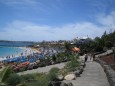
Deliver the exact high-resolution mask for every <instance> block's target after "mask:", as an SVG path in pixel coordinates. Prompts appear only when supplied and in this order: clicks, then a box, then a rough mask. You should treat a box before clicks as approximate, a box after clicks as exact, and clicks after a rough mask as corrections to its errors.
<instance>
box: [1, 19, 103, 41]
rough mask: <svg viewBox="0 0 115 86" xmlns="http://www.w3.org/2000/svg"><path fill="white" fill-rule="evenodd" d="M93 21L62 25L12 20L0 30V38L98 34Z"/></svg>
mask: <svg viewBox="0 0 115 86" xmlns="http://www.w3.org/2000/svg"><path fill="white" fill-rule="evenodd" d="M99 31H100V28H99V27H98V26H96V25H94V24H93V23H90V22H84V23H75V24H67V25H63V26H62V27H51V26H46V25H37V24H33V23H30V22H23V21H14V22H12V23H11V24H8V26H7V27H5V28H4V32H0V39H6V40H27V41H30V40H31V41H42V40H71V39H73V38H75V37H77V36H78V37H83V36H87V35H89V36H93V37H94V36H95V35H100V34H101V32H102V31H100V32H99Z"/></svg>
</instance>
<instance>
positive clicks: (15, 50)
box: [0, 46, 24, 57]
mask: <svg viewBox="0 0 115 86" xmlns="http://www.w3.org/2000/svg"><path fill="white" fill-rule="evenodd" d="M23 51H24V49H23V48H20V47H8V46H0V57H5V56H9V55H10V56H11V55H16V54H19V53H21V52H23Z"/></svg>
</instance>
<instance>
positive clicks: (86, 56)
mask: <svg viewBox="0 0 115 86" xmlns="http://www.w3.org/2000/svg"><path fill="white" fill-rule="evenodd" d="M87 59H88V55H87V54H85V62H86V61H87Z"/></svg>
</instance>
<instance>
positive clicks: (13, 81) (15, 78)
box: [6, 73, 21, 86]
mask: <svg viewBox="0 0 115 86" xmlns="http://www.w3.org/2000/svg"><path fill="white" fill-rule="evenodd" d="M6 82H7V83H8V85H10V86H16V85H17V84H19V83H20V82H21V79H20V76H19V75H17V74H15V73H13V74H10V75H9V77H8V79H7V80H6Z"/></svg>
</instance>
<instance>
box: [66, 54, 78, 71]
mask: <svg viewBox="0 0 115 86" xmlns="http://www.w3.org/2000/svg"><path fill="white" fill-rule="evenodd" d="M78 57H79V56H78V55H77V56H76V55H74V54H72V55H70V57H69V58H70V61H69V62H67V64H66V66H65V68H67V70H68V71H74V70H75V69H76V67H77V66H79V62H78V61H77V59H78Z"/></svg>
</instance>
